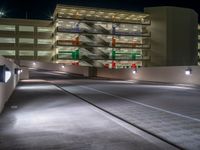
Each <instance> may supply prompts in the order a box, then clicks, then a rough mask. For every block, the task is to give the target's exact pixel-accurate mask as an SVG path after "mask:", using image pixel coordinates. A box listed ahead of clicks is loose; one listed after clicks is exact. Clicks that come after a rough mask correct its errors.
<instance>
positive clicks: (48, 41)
mask: <svg viewBox="0 0 200 150" xmlns="http://www.w3.org/2000/svg"><path fill="white" fill-rule="evenodd" d="M38 44H52V40H51V39H38Z"/></svg>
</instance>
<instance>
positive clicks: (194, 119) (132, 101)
mask: <svg viewBox="0 0 200 150" xmlns="http://www.w3.org/2000/svg"><path fill="white" fill-rule="evenodd" d="M79 87H82V88H85V89H89V90H93V91H97V92H100V93H103V94H106V95H109V96H113V97H116V98H120V99H123V100H126V101H128V102H131V103H135V104H138V105H142V106H145V107H148V108H152V109H156V110H159V111H162V112H165V113H169V114H172V115H176V116H179V117H183V118H186V119H191V120H193V121H197V122H200V119H197V118H193V117H190V116H185V115H182V114H179V113H175V112H171V111H168V110H165V109H162V108H158V107H154V106H151V105H147V104H144V103H140V102H136V101H134V100H131V99H128V98H125V97H121V96H117V95H113V94H110V93H107V92H103V91H100V90H97V89H95V88H90V87H88V86H79Z"/></svg>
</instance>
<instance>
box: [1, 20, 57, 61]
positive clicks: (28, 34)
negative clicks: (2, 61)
mask: <svg viewBox="0 0 200 150" xmlns="http://www.w3.org/2000/svg"><path fill="white" fill-rule="evenodd" d="M52 32H53V30H52V22H51V21H46V20H31V19H10V18H0V55H3V56H5V57H8V58H12V59H15V60H16V63H17V61H18V60H21V59H23V60H43V61H51V57H52V52H53V51H52V50H53V49H52ZM47 54H48V55H47Z"/></svg>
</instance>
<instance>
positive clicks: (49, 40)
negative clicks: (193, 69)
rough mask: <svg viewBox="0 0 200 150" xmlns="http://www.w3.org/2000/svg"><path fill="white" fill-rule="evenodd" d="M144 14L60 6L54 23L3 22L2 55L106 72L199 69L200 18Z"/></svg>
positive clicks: (189, 13)
mask: <svg viewBox="0 0 200 150" xmlns="http://www.w3.org/2000/svg"><path fill="white" fill-rule="evenodd" d="M144 10H145V11H144V12H132V11H124V10H110V9H100V8H88V7H80V6H68V5H59V4H58V5H57V6H56V9H55V11H54V14H53V17H52V18H53V20H32V19H12V18H0V55H3V56H6V57H9V58H12V59H15V60H17V61H18V60H23V59H26V60H39V61H49V62H54V63H65V64H67V65H80V66H95V67H105V68H131V67H132V68H135V67H136V66H137V67H140V66H171V65H176V66H179V65H196V64H197V59H196V58H197V36H196V35H197V18H198V17H197V14H196V13H195V12H194V11H193V10H190V9H184V8H176V7H153V8H145V9H144ZM173 14H176V15H173ZM188 19H190V20H191V22H188ZM180 24H181V28H180ZM183 33H184V35H185V36H182V34H183ZM183 41H184V42H183Z"/></svg>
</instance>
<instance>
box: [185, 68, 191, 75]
mask: <svg viewBox="0 0 200 150" xmlns="http://www.w3.org/2000/svg"><path fill="white" fill-rule="evenodd" d="M191 74H192V69H191V68H187V69H185V75H187V76H189V75H191Z"/></svg>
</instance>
